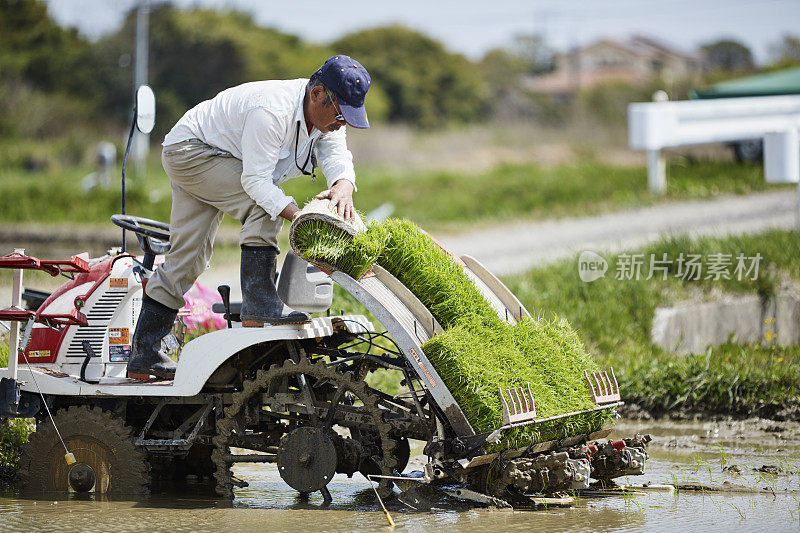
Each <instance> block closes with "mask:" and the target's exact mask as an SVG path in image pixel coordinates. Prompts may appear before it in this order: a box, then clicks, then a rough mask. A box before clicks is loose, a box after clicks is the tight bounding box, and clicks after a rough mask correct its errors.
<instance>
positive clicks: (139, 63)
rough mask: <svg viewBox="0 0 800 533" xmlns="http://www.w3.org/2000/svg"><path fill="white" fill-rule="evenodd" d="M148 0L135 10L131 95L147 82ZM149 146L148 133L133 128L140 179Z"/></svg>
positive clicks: (134, 148)
mask: <svg viewBox="0 0 800 533" xmlns="http://www.w3.org/2000/svg"><path fill="white" fill-rule="evenodd" d="M149 18H150V0H141V2H140V3H139V7H138V9H137V11H136V59H135V63H134V75H133V95H134V98H135V97H136V91H137V89H138V88H139V86H140V85H145V84H147V78H148V68H147V67H148V56H149V54H150V47H149V46H148V45H149V42H148V39H149V33H150V24H149ZM149 148H150V135H148V134H146V133H142V132H141V131H139V130H137V129H134V131H133V147H132V150H131V152H132V155H133V159H134V161H136V167H135V168H136V177H137V178H139V179H140V180H141V179H144V178H145V174H146V171H147V167H146V165H145V161H146V160H147V152H148V151H149Z"/></svg>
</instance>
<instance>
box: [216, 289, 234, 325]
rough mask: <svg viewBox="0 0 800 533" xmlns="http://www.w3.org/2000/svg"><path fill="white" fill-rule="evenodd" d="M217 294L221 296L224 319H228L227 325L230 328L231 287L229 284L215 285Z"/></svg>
mask: <svg viewBox="0 0 800 533" xmlns="http://www.w3.org/2000/svg"><path fill="white" fill-rule="evenodd" d="M217 291H218V292H219V295H220V296H222V305H223V306H225V320H227V321H228V327H229V328H232V327H233V325H232V324H231V288H230V286H229V285H220V286H219V287H217Z"/></svg>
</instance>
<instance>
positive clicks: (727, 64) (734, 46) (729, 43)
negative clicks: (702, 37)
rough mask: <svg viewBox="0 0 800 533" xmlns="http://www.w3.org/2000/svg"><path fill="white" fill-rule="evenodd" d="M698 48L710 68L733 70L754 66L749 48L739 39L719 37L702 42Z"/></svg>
mask: <svg viewBox="0 0 800 533" xmlns="http://www.w3.org/2000/svg"><path fill="white" fill-rule="evenodd" d="M700 49H701V50H702V51H703V54H704V55H705V58H706V63H707V64H708V66H709V67H710V68H711V69H712V70H723V71H728V72H735V71H742V70H752V69H753V68H754V66H755V65H754V63H753V54H752V53H751V52H750V49H749V48H747V46H745V45H744V44H742V43H740V42H739V41H734V40H732V39H720V40H718V41H714V42H711V43H707V44H704V45H702V46H701V47H700Z"/></svg>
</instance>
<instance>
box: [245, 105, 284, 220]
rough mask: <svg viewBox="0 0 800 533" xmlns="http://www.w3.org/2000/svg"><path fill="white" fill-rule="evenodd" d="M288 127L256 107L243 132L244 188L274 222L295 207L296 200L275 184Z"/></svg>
mask: <svg viewBox="0 0 800 533" xmlns="http://www.w3.org/2000/svg"><path fill="white" fill-rule="evenodd" d="M284 128H285V125H284V124H283V122H282V121H281V120H279V119H278V117H276V116H275V115H274V114H273V113H271V112H270V111H267V110H266V109H263V108H256V109H252V110H251V111H250V112H249V113H248V114H247V117H245V121H244V127H243V129H242V187H243V188H244V190H245V192H247V194H248V195H250V197H251V198H252V199H253V200H255V202H256V203H257V204H258V205H259V206H261V207H262V208H263V209H264V211H266V212H267V214H269V216H270V217H271V218H272V220H275V219H276V218H277V217H278V216H283V214H284V211H285V210H286V209H287V207H288V206H289V205H295V202H294V199H293V198H292V197H291V196H287V195H286V194H284V192H283V190H282V189H281V188H280V187H278V186H277V185H275V184H274V183H273V181H272V173H273V171H274V170H275V165H276V164H277V163H278V158H279V153H280V149H281V141H282V138H283V136H284V134H285V132H284V131H283V129H284ZM295 207H297V206H296V205H295ZM283 218H286V217H285V216H284V217H283ZM289 220H291V219H289Z"/></svg>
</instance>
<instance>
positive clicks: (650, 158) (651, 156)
mask: <svg viewBox="0 0 800 533" xmlns="http://www.w3.org/2000/svg"><path fill="white" fill-rule="evenodd" d="M647 184H648V186H649V187H650V192H656V193H662V192H664V191H666V190H667V161H666V159H665V158H664V154H662V153H661V150H648V151H647Z"/></svg>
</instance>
